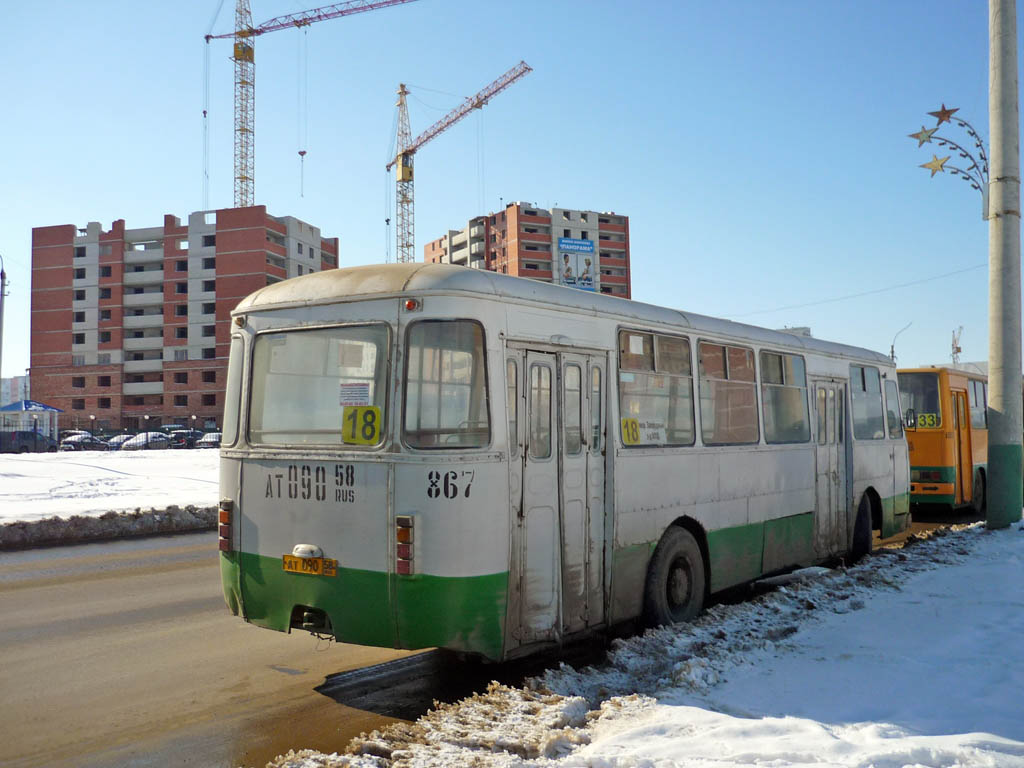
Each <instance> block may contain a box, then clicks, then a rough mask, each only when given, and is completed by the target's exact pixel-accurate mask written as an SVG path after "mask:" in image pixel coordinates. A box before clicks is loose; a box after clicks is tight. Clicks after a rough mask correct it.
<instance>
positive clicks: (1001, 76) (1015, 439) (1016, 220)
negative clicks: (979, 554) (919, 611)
mask: <svg viewBox="0 0 1024 768" xmlns="http://www.w3.org/2000/svg"><path fill="white" fill-rule="evenodd" d="M988 9H989V18H988V31H989V80H988V91H989V102H988V109H989V125H990V130H991V131H992V173H991V183H990V185H989V205H990V215H989V220H988V263H989V272H988V290H989V310H988V329H989V330H988V359H989V364H988V379H989V400H988V478H989V480H988V512H987V516H986V521H985V523H986V526H987V527H989V528H1006V527H1007V526H1009V525H1010V524H1011V523H1014V522H1016V521H1017V520H1020V519H1021V503H1022V499H1021V495H1022V471H1021V470H1022V459H1024V455H1022V448H1021V431H1022V418H1021V415H1022V414H1021V411H1022V407H1021V336H1020V334H1021V307H1020V301H1021V292H1020V276H1021V272H1020V146H1019V138H1018V131H1019V117H1018V95H1017V8H1016V0H989V3H988Z"/></svg>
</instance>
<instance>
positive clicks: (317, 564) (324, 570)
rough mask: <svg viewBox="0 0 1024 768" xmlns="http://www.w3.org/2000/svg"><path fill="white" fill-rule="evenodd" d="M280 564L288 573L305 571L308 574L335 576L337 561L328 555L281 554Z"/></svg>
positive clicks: (336, 573)
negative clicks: (297, 555)
mask: <svg viewBox="0 0 1024 768" xmlns="http://www.w3.org/2000/svg"><path fill="white" fill-rule="evenodd" d="M281 566H282V567H283V568H284V570H286V571H287V572H288V573H307V574H309V575H310V576H337V575H338V561H337V560H332V559H331V558H329V557H296V556H295V555H282V556H281Z"/></svg>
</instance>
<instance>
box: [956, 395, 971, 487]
mask: <svg viewBox="0 0 1024 768" xmlns="http://www.w3.org/2000/svg"><path fill="white" fill-rule="evenodd" d="M950 394H951V395H952V404H953V407H952V411H953V433H954V436H953V445H954V448H953V450H954V453H955V456H954V466H955V467H956V481H955V482H956V489H955V491H954V495H953V499H954V503H956V504H966V503H967V502H969V501H970V500H971V483H973V482H974V465H973V463H972V461H971V420H970V417H969V416H968V414H967V393H966V392H964V391H962V390H958V389H954V390H953V391H952V392H951V393H950Z"/></svg>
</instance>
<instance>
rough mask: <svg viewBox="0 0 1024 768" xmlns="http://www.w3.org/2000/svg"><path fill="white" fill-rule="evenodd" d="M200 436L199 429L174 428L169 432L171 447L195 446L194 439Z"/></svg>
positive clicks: (201, 432)
mask: <svg viewBox="0 0 1024 768" xmlns="http://www.w3.org/2000/svg"><path fill="white" fill-rule="evenodd" d="M202 436H203V430H201V429H176V430H174V431H173V432H171V448H195V447H196V440H198V439H199V438H200V437H202Z"/></svg>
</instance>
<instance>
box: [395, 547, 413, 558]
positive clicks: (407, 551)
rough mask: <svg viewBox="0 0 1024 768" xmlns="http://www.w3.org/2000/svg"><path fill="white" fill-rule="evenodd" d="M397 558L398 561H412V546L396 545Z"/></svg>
mask: <svg viewBox="0 0 1024 768" xmlns="http://www.w3.org/2000/svg"><path fill="white" fill-rule="evenodd" d="M398 558H399V559H400V560H412V545H411V544H399V545H398Z"/></svg>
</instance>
